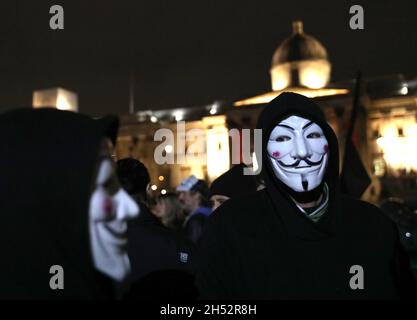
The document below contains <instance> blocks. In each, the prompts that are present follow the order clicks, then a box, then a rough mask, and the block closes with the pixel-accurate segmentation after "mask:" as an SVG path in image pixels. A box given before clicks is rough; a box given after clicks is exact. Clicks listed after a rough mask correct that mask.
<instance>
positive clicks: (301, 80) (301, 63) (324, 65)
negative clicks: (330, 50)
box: [271, 21, 331, 90]
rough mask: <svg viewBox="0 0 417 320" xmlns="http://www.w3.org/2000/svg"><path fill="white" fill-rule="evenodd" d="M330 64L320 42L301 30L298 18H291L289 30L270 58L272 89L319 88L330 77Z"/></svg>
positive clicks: (325, 83) (301, 24)
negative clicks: (286, 36) (292, 20)
mask: <svg viewBox="0 0 417 320" xmlns="http://www.w3.org/2000/svg"><path fill="white" fill-rule="evenodd" d="M330 71H331V65H330V62H329V60H328V57H327V51H326V49H325V48H324V46H323V45H322V44H321V43H320V42H319V41H318V40H317V39H315V38H314V37H312V36H310V35H308V34H306V33H304V31H303V23H302V22H301V21H295V22H293V34H292V35H291V36H290V37H289V38H288V39H286V40H284V42H283V43H282V44H281V45H280V46H279V47H278V49H277V50H276V51H275V53H274V55H273V58H272V66H271V78H272V88H273V90H282V89H284V88H287V87H290V86H291V87H294V86H296V87H307V88H311V89H319V88H323V87H324V86H326V85H327V83H328V82H329V80H330Z"/></svg>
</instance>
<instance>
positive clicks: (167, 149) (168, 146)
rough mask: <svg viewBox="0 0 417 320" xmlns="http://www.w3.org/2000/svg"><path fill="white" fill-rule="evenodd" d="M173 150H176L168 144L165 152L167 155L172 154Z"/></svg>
mask: <svg viewBox="0 0 417 320" xmlns="http://www.w3.org/2000/svg"><path fill="white" fill-rule="evenodd" d="M172 150H174V148H173V147H172V146H171V145H170V144H168V145H167V146H165V152H166V153H171V152H172Z"/></svg>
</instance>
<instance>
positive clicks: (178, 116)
mask: <svg viewBox="0 0 417 320" xmlns="http://www.w3.org/2000/svg"><path fill="white" fill-rule="evenodd" d="M174 118H175V121H181V120H183V119H184V113H183V112H181V111H176V112H174Z"/></svg>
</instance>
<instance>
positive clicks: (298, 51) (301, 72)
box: [117, 21, 417, 202]
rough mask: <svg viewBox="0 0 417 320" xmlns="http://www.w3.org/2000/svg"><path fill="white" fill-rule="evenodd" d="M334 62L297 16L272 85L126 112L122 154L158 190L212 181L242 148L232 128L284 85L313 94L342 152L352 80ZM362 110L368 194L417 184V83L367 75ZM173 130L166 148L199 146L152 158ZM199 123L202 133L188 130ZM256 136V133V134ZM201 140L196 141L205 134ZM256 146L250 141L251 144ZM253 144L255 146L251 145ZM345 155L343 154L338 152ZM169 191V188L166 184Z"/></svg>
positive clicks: (396, 192)
mask: <svg viewBox="0 0 417 320" xmlns="http://www.w3.org/2000/svg"><path fill="white" fill-rule="evenodd" d="M330 75H331V63H330V60H329V57H328V54H327V51H326V49H325V47H324V46H323V45H322V44H321V43H320V42H319V41H318V40H317V39H315V38H314V37H312V36H310V35H308V34H306V33H304V30H303V25H302V23H301V22H300V21H296V22H294V23H293V32H292V35H291V36H290V37H289V38H288V39H286V40H284V41H283V43H282V44H281V45H280V46H279V47H278V48H277V49H276V51H275V53H274V54H273V58H272V64H271V68H270V77H271V87H272V91H271V92H267V93H261V94H259V95H257V96H255V97H248V98H245V99H241V100H239V101H217V102H215V103H213V104H211V105H206V106H193V107H190V108H177V109H165V110H147V111H140V112H138V113H137V114H135V115H124V116H123V117H122V128H121V131H120V136H119V141H118V149H117V154H118V157H119V158H123V157H134V158H137V159H140V160H141V161H142V162H144V164H145V165H146V166H147V167H148V168H149V170H150V173H151V178H152V183H153V184H155V188H156V190H155V191H156V192H160V190H170V189H171V190H172V188H173V187H175V186H176V185H178V184H179V183H180V181H181V180H182V179H183V178H185V177H187V176H188V175H190V174H195V175H196V176H197V177H199V178H202V179H206V180H207V181H209V182H211V181H212V180H214V179H215V178H216V177H217V176H219V175H220V174H221V173H222V172H224V171H226V170H227V169H228V168H229V167H230V165H231V159H236V157H239V156H241V151H242V150H239V148H235V146H233V143H231V142H232V138H231V137H229V133H228V132H229V130H230V129H238V130H240V131H241V130H242V129H252V130H253V129H254V128H255V126H256V121H257V118H258V115H259V113H260V111H261V110H262V108H264V107H265V105H266V104H267V103H268V102H269V101H270V100H272V99H273V98H274V97H276V96H278V95H279V94H280V93H281V92H284V91H292V92H297V93H300V94H304V95H306V96H308V97H311V98H313V99H314V100H315V101H316V102H317V103H318V104H319V105H320V106H321V107H322V110H323V112H324V113H325V115H326V118H327V120H328V122H329V123H330V125H331V126H332V128H333V129H334V131H335V132H336V134H337V136H338V138H339V143H340V146H341V148H340V149H341V153H343V146H344V142H345V134H346V131H347V126H348V123H349V118H350V110H351V107H352V102H353V94H354V92H353V88H354V81H345V82H337V83H332V82H331V81H330V80H331V77H330ZM361 87H362V88H361V89H362V90H361V96H360V110H359V114H358V118H357V122H356V127H355V131H354V142H355V144H356V145H357V148H358V150H359V153H360V155H361V158H362V161H363V163H364V165H365V167H366V168H367V170H368V173H369V174H370V176H371V177H372V184H371V186H370V187H369V188H368V190H367V191H366V193H365V194H364V196H363V197H364V198H365V199H366V200H368V201H371V202H378V200H380V199H381V198H386V197H388V196H408V195H409V194H412V193H413V192H414V193H415V192H417V186H416V178H417V151H416V150H417V122H416V115H417V90H416V88H417V83H416V81H415V80H408V81H406V80H405V79H404V77H403V76H401V75H394V76H389V77H375V78H369V77H367V78H365V79H364V81H363V83H362V86H361ZM182 120H184V121H185V132H186V133H185V135H186V139H185V141H186V142H185V145H184V146H183V147H184V148H182V146H181V145H180V144H181V143H179V142H178V141H181V139H179V140H178V137H179V136H180V135H184V133H182V132H179V131H178V123H179V122H181V121H182ZM163 128H166V129H170V130H172V131H173V132H174V136H175V137H174V143H173V145H172V146H168V145H165V146H164V148H165V152H167V153H170V152H172V153H174V156H175V158H177V157H178V153H181V154H182V153H183V152H184V150H185V153H187V152H189V151H190V150H189V148H193V149H196V150H192V153H194V154H196V157H193V158H192V159H186V160H185V161H182V162H181V163H177V162H176V163H175V164H165V165H159V164H157V163H156V162H155V159H154V154H155V150H156V148H158V146H160V145H161V143H163V141H155V133H156V132H157V131H158V130H159V129H163ZM195 129H197V131H198V132H199V134H200V136H201V137H199V138H197V137H196V136H194V137H193V136H192V135H190V136H187V134H188V132H192V131H193V130H195ZM252 137H253V135H252ZM200 138H201V140H200V141H203V143H200V144H197V145H198V147H197V148H195V140H196V139H200ZM252 147H253V146H252ZM252 151H253V150H251V152H252ZM341 159H343V154H341ZM164 192H165V191H164Z"/></svg>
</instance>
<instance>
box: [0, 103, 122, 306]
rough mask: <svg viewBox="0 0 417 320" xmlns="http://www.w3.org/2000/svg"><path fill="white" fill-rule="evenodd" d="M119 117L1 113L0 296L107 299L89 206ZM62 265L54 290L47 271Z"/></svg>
mask: <svg viewBox="0 0 417 320" xmlns="http://www.w3.org/2000/svg"><path fill="white" fill-rule="evenodd" d="M117 130H118V119H117V118H115V117H111V116H108V117H105V118H102V119H100V120H93V119H91V118H90V117H87V116H84V115H80V114H76V113H72V112H68V111H58V110H54V109H39V110H33V109H21V110H15V111H11V112H8V113H6V114H3V115H2V116H0V136H1V142H0V154H1V155H2V156H1V159H0V171H1V173H0V176H1V179H0V194H1V200H0V201H1V203H0V217H1V219H0V220H1V225H2V226H3V230H2V231H1V232H0V252H1V256H2V263H0V283H1V285H0V297H1V298H42V299H43V298H46V299H50V298H51V299H53V298H97V297H107V294H108V293H109V291H108V290H107V288H108V286H107V285H108V283H109V282H108V280H107V279H104V278H102V276H101V275H99V274H98V272H96V271H95V270H94V268H93V261H92V255H91V251H90V241H89V228H88V206H89V199H90V195H91V192H92V186H93V179H94V176H95V171H96V169H97V160H98V152H99V147H100V143H101V140H102V138H103V137H108V138H110V139H111V140H112V141H115V140H116V134H117ZM52 265H60V266H62V267H63V269H64V290H51V289H50V287H49V279H50V278H51V277H52V275H51V274H49V268H50V267H51V266H52Z"/></svg>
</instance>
